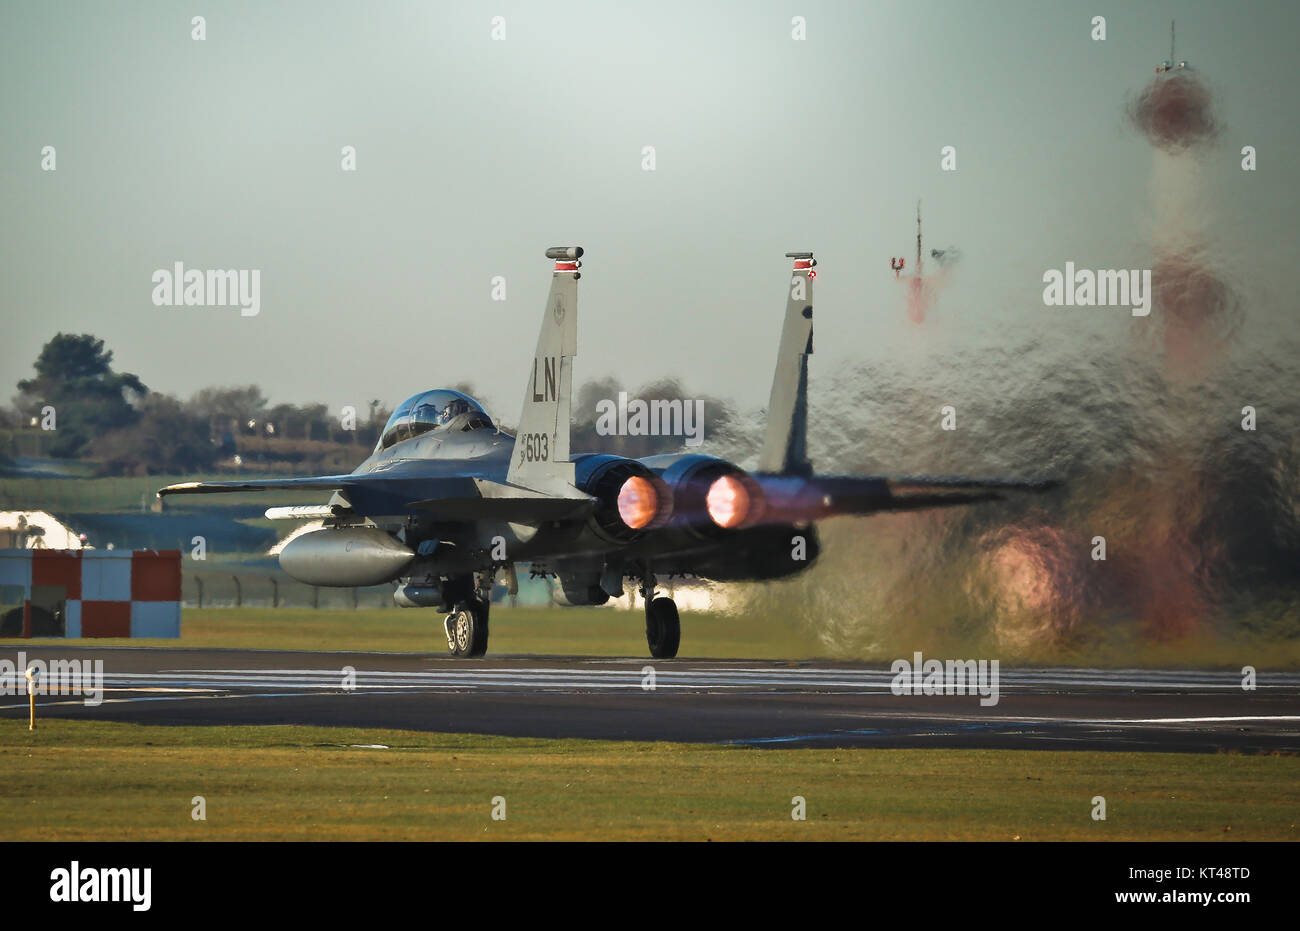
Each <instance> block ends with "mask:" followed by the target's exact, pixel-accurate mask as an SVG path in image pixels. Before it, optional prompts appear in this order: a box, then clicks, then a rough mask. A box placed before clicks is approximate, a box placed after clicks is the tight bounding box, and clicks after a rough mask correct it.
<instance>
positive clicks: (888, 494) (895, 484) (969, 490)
mask: <svg viewBox="0 0 1300 931" xmlns="http://www.w3.org/2000/svg"><path fill="white" fill-rule="evenodd" d="M753 479H754V480H755V481H756V482H757V483H758V485H759V487H760V488H761V489H762V490H763V496H764V498H765V500H766V502H767V511H768V517H769V519H773V520H817V519H820V518H824V517H834V516H836V515H840V514H872V513H875V512H878V511H916V510H922V509H925V508H937V507H953V506H957V505H965V504H975V503H978V502H980V501H997V500H999V499H1001V498H1004V497H1005V496H1006V493H1008V492H1011V493H1016V492H1020V493H1037V492H1044V491H1048V490H1050V489H1052V488H1056V487H1057V486H1059V485H1060V484H1061V483H1060V482H1059V481H1057V480H1055V479H1001V478H967V477H963V476H886V475H882V476H847V475H817V476H808V477H803V476H793V475H770V474H769V475H763V474H758V475H754V476H753Z"/></svg>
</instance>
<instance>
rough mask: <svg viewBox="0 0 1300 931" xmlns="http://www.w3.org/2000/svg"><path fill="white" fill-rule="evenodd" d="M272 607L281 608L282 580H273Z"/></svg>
mask: <svg viewBox="0 0 1300 931" xmlns="http://www.w3.org/2000/svg"><path fill="white" fill-rule="evenodd" d="M271 607H273V608H278V607H280V580H279V579H271Z"/></svg>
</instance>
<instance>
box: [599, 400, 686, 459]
mask: <svg viewBox="0 0 1300 931" xmlns="http://www.w3.org/2000/svg"><path fill="white" fill-rule="evenodd" d="M596 432H597V433H598V434H600V435H601V436H681V437H685V438H686V440H685V442H686V445H687V446H699V445H700V444H701V443H703V442H704V401H703V400H700V399H697V400H694V401H689V400H685V399H682V398H674V399H672V400H665V399H661V398H655V399H652V400H650V401H646V400H644V399H642V398H632V400H630V401H629V400H628V397H627V392H626V391H620V392H619V393H618V400H617V401H613V400H611V399H610V398H601V399H600V400H599V401H597V402H596Z"/></svg>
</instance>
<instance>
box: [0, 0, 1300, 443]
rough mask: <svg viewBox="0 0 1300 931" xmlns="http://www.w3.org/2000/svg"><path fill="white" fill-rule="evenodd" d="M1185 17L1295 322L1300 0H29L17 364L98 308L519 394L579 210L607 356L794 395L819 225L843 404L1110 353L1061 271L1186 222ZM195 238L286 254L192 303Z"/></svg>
mask: <svg viewBox="0 0 1300 931" xmlns="http://www.w3.org/2000/svg"><path fill="white" fill-rule="evenodd" d="M196 14H202V15H203V16H204V17H205V20H206V38H205V39H204V40H203V41H195V40H194V39H193V38H192V36H191V31H192V28H193V27H192V24H191V18H192V17H193V16H194V15H196ZM497 16H500V17H503V18H504V23H505V39H504V40H503V41H501V40H494V39H493V37H492V30H493V18H494V17H497ZM796 16H800V17H803V18H804V20H805V22H806V39H803V40H795V39H793V38H792V36H791V32H792V18H793V17H796ZM1095 16H1104V17H1105V19H1106V38H1105V40H1104V41H1096V40H1094V39H1093V38H1092V37H1091V34H1092V32H1093V25H1092V20H1093V17H1095ZM1171 18H1177V22H1178V57H1180V58H1184V57H1185V58H1188V59H1190V60H1191V62H1192V63H1193V66H1194V67H1195V68H1196V69H1197V72H1198V74H1200V75H1201V76H1202V77H1203V79H1204V80H1206V81H1207V82H1208V83H1209V85H1210V86H1211V87H1212V89H1213V91H1214V93H1215V95H1216V102H1217V106H1218V112H1219V113H1220V116H1221V118H1222V120H1223V122H1224V124H1225V129H1224V131H1223V133H1222V134H1221V137H1220V139H1219V141H1218V143H1217V144H1216V145H1215V146H1213V147H1211V148H1209V149H1208V150H1206V151H1205V152H1203V153H1201V154H1200V155H1199V161H1198V166H1199V167H1198V169H1197V170H1198V171H1199V172H1200V177H1201V179H1202V180H1203V182H1204V184H1203V187H1204V189H1205V191H1206V192H1207V193H1206V197H1207V198H1208V199H1209V200H1210V205H1209V207H1208V208H1207V210H1208V212H1209V215H1210V216H1211V217H1212V224H1211V236H1212V238H1213V242H1214V248H1215V249H1216V250H1217V254H1218V255H1219V256H1220V257H1221V260H1222V261H1223V264H1224V266H1225V267H1226V268H1227V269H1229V274H1231V275H1233V276H1235V278H1236V279H1237V280H1239V281H1240V282H1241V287H1243V288H1245V289H1247V290H1249V291H1250V292H1251V294H1252V296H1253V297H1254V298H1257V299H1255V300H1253V302H1252V305H1251V306H1252V315H1251V319H1250V322H1249V326H1248V328H1247V330H1248V331H1247V332H1246V333H1245V334H1243V335H1242V337H1241V338H1242V339H1243V340H1245V341H1247V342H1250V341H1252V340H1253V341H1255V342H1256V343H1258V344H1261V345H1263V344H1269V343H1276V342H1277V340H1278V338H1279V336H1281V338H1282V340H1283V341H1284V342H1285V341H1294V340H1296V337H1297V326H1296V323H1295V321H1296V319H1297V318H1296V313H1295V311H1296V297H1297V295H1296V284H1295V281H1296V279H1295V275H1294V267H1295V264H1296V258H1297V256H1296V252H1297V241H1296V232H1295V228H1296V216H1297V208H1298V207H1300V203H1298V201H1300V191H1298V189H1297V185H1296V183H1295V175H1294V168H1293V166H1294V165H1296V164H1297V154H1298V152H1300V121H1297V120H1296V118H1295V117H1296V107H1295V103H1294V101H1295V96H1296V87H1297V83H1298V82H1297V77H1298V75H1297V71H1298V70H1300V69H1298V66H1297V61H1296V52H1295V36H1296V34H1297V32H1298V31H1300V6H1297V5H1295V4H1282V3H1273V2H1264V3H1261V2H1243V3H1233V4H1223V3H1177V2H1149V3H1142V4H1132V3H1109V4H1108V3H1105V2H1097V0H1090V2H1086V3H1083V2H1059V3H1052V2H1016V3H1011V2H1001V0H995V2H989V3H978V4H976V3H968V2H958V0H945V2H932V3H916V2H898V3H863V2H808V0H783V2H734V3H732V2H718V3H708V4H698V3H687V2H682V3H656V4H650V5H641V4H610V3H586V2H570V3H564V4H556V3H541V2H527V3H524V2H493V3H486V4H485V3H477V2H457V3H454V4H453V3H400V2H385V0H377V2H367V3H319V2H305V3H273V4H263V3H217V2H207V3H203V4H201V5H200V4H192V3H190V4H176V3H162V2H160V3H131V4H104V3H98V2H89V3H68V2H33V3H27V2H18V0H6V2H4V3H3V5H0V89H2V90H0V94H2V95H3V96H2V98H0V99H2V100H3V113H4V118H3V120H0V204H3V215H4V218H5V222H4V223H3V225H0V281H2V282H3V288H2V289H0V383H3V386H4V387H3V390H4V391H7V392H8V393H9V394H12V393H14V390H15V389H14V388H13V385H14V384H15V383H16V382H17V381H18V380H19V379H22V378H26V377H29V376H30V375H31V364H32V361H33V360H34V359H35V357H36V355H37V353H38V352H39V351H40V348H41V346H42V345H43V344H44V343H45V342H46V341H47V340H48V339H49V338H50V337H51V336H53V335H54V334H55V333H56V332H58V331H64V332H78V333H80V332H89V333H93V334H95V335H96V336H98V337H100V338H102V339H104V340H105V341H106V344H107V346H108V348H109V349H111V350H112V351H113V352H114V355H115V365H116V367H117V368H118V369H119V370H124V371H130V372H134V373H136V374H138V375H139V376H140V377H141V378H142V379H143V380H144V382H145V383H146V384H148V385H149V386H150V387H151V388H153V389H155V390H159V391H163V392H167V393H173V394H177V395H180V396H181V397H188V396H189V395H191V394H192V393H194V392H196V391H198V390H199V389H201V388H204V387H208V386H213V385H239V384H249V383H255V384H258V385H260V386H261V387H262V389H263V390H264V392H265V393H266V395H267V396H268V397H269V398H270V399H271V400H272V402H285V401H287V402H292V403H306V402H310V401H324V402H326V403H328V404H330V405H331V407H333V408H336V409H337V408H338V407H340V406H341V405H344V404H354V405H356V406H357V408H358V409H360V410H364V409H365V405H366V404H367V402H368V401H369V400H370V399H372V398H377V399H380V400H382V401H384V402H385V403H386V404H388V405H390V406H391V405H394V404H396V403H397V402H398V401H399V400H401V399H402V398H404V397H406V396H408V395H411V394H414V393H416V392H417V391H420V390H423V389H426V388H433V387H439V386H444V385H452V384H456V383H460V382H470V383H472V384H473V385H474V386H475V387H476V388H477V390H478V392H479V393H480V394H481V396H482V398H483V399H484V400H485V401H486V402H487V403H488V405H489V409H490V410H492V411H493V412H494V413H497V416H499V417H500V418H502V419H504V420H506V421H507V422H512V421H513V420H514V419H515V418H516V417H517V411H518V405H519V403H520V400H521V396H522V393H523V389H524V383H525V379H526V377H527V375H528V372H529V366H530V360H531V358H532V353H533V347H534V344H535V341H536V334H537V328H538V325H539V322H540V317H541V313H542V308H543V303H544V299H545V295H546V290H547V288H548V287H549V283H550V263H549V262H548V261H547V260H546V259H545V258H544V257H543V253H544V251H545V249H546V248H547V247H549V246H552V245H573V244H578V245H582V246H583V247H584V248H585V249H586V251H587V254H586V257H585V258H584V269H583V278H582V282H581V284H580V294H579V313H580V315H581V316H580V327H579V355H578V359H577V362H576V374H575V381H576V383H579V384H580V383H582V382H584V381H588V380H592V379H596V378H600V377H603V376H606V375H613V376H615V377H616V378H618V379H620V380H621V381H622V383H623V384H625V385H627V386H629V387H636V386H640V385H643V384H646V383H648V382H650V381H652V380H655V379H657V378H660V377H662V376H665V375H676V376H679V377H680V378H681V379H682V381H683V383H684V384H685V385H686V386H688V387H689V389H690V390H692V391H695V392H699V393H702V394H708V395H715V396H721V397H726V398H731V399H734V400H735V401H736V402H737V403H738V404H739V405H740V406H741V407H742V408H747V409H751V408H758V407H761V406H762V405H764V404H765V403H766V400H767V393H768V390H769V386H770V379H771V370H772V365H773V362H774V357H775V352H776V344H777V338H778V335H779V331H780V326H781V316H782V313H783V311H784V288H785V284H786V282H787V281H788V270H789V266H788V260H787V259H785V258H784V257H783V253H785V252H787V251H793V250H813V251H815V253H816V255H817V258H818V261H819V269H818V270H819V273H820V277H819V278H818V279H817V282H816V287H817V333H816V355H815V357H814V362H813V367H812V379H813V401H812V403H813V405H814V406H815V405H816V403H817V401H816V390H817V387H816V386H817V381H818V377H819V375H821V376H823V377H824V376H825V375H826V374H827V373H830V372H832V371H835V370H836V368H837V366H841V367H842V366H844V365H852V364H868V365H872V366H877V367H885V368H889V367H892V368H894V369H895V370H897V371H898V373H899V377H900V378H906V376H907V371H908V367H909V365H910V364H912V363H913V362H915V361H916V360H918V359H926V360H929V362H930V363H931V364H932V363H933V360H934V358H935V356H936V355H939V356H942V355H943V354H945V353H957V352H959V351H966V350H971V349H978V348H979V347H986V346H989V345H991V344H998V343H1003V342H1008V341H1010V342H1012V343H1017V344H1019V343H1023V344H1024V345H1049V346H1060V347H1065V348H1066V349H1067V350H1070V349H1071V347H1073V349H1072V351H1076V352H1094V351H1103V352H1104V351H1109V350H1110V349H1111V348H1114V347H1115V346H1118V345H1121V344H1122V343H1123V341H1124V340H1126V339H1128V333H1129V330H1130V324H1131V321H1130V320H1129V319H1128V318H1127V316H1126V315H1125V314H1124V313H1123V312H1120V311H1115V310H1114V309H1107V310H1093V311H1088V312H1086V313H1085V312H1080V311H1077V310H1068V311H1067V310H1063V309H1061V308H1049V307H1045V306H1044V305H1043V301H1042V299H1041V292H1042V289H1043V284H1042V275H1043V273H1044V270H1046V269H1049V268H1062V267H1064V264H1065V262H1067V261H1073V262H1074V263H1076V265H1077V266H1080V267H1088V268H1135V267H1144V266H1145V267H1149V266H1150V264H1151V262H1152V252H1151V246H1150V242H1151V240H1152V235H1153V230H1152V228H1151V227H1152V225H1153V224H1158V223H1160V222H1166V221H1167V220H1165V219H1162V218H1161V214H1160V212H1159V211H1158V210H1155V209H1153V207H1152V199H1153V195H1152V189H1153V181H1152V176H1153V170H1154V168H1153V156H1152V152H1151V147H1150V146H1149V145H1148V144H1147V143H1146V142H1145V141H1144V140H1143V139H1142V138H1141V137H1139V136H1138V134H1137V133H1135V132H1134V131H1133V130H1132V129H1131V128H1129V127H1128V126H1127V125H1126V124H1125V120H1124V104H1125V101H1126V99H1127V98H1128V96H1129V95H1132V94H1133V93H1135V92H1136V91H1137V90H1138V89H1140V88H1141V87H1142V86H1143V85H1144V84H1145V83H1146V82H1147V81H1149V80H1151V77H1152V71H1153V67H1154V65H1155V64H1156V63H1157V62H1158V61H1159V60H1160V59H1163V58H1165V57H1166V56H1167V55H1168V43H1169V21H1170V19H1171ZM1244 145H1251V146H1254V147H1255V148H1256V150H1257V152H1258V170H1257V171H1254V172H1244V171H1242V170H1241V166H1240V162H1241V156H1240V149H1241V147H1242V146H1244ZM45 146H54V147H55V151H56V158H57V162H56V165H57V168H56V170H55V171H44V170H42V165H41V163H42V149H43V147H45ZM344 146H354V147H355V150H356V170H355V171H344V170H342V169H341V167H340V163H341V158H342V154H341V150H342V148H343V147H344ZM645 146H653V147H654V152H655V166H654V170H653V171H646V170H643V148H644V147H645ZM943 146H953V147H955V149H956V170H955V171H944V170H942V168H941V164H940V155H941V148H942V147H943ZM918 199H922V200H923V201H924V207H923V209H924V217H925V232H926V246H927V250H928V248H930V247H931V246H934V247H944V246H948V245H956V246H959V247H960V248H961V250H962V253H963V258H962V261H961V264H960V265H959V266H958V267H957V268H956V269H955V270H954V271H953V273H952V275H951V276H950V278H949V279H948V280H947V281H946V282H945V284H944V286H943V288H942V290H941V293H940V294H939V295H938V298H937V302H936V303H935V305H934V306H933V307H932V308H931V310H930V313H929V315H928V317H927V319H926V320H925V321H924V323H922V324H918V323H917V322H915V321H912V320H910V319H909V318H908V316H907V314H906V312H905V301H904V295H903V292H902V290H901V289H900V287H899V284H898V283H897V282H895V281H894V279H893V275H892V273H891V272H890V271H889V265H888V263H889V258H890V257H891V256H895V255H902V256H907V257H908V260H909V264H910V262H911V261H912V258H911V257H912V256H913V254H914V248H915V247H914V235H915V232H914V222H915V221H914V212H915V204H916V201H917V200H918ZM176 262H183V263H184V264H185V266H186V267H187V268H200V269H209V268H242V269H257V270H259V271H260V276H261V310H260V312H259V313H258V314H257V315H256V316H251V317H249V316H241V315H240V313H239V311H238V310H237V309H232V308H223V307H171V306H163V307H159V306H155V305H154V303H153V301H152V300H151V297H152V294H153V289H154V285H153V282H152V275H153V273H154V272H155V270H158V269H170V268H171V267H172V266H173V264H174V263H176ZM495 276H503V277H504V279H505V282H506V300H504V301H494V300H493V299H492V282H493V278H494V277H495ZM0 397H7V395H0ZM498 412H500V413H498Z"/></svg>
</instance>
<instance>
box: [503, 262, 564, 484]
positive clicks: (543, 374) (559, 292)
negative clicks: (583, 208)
mask: <svg viewBox="0 0 1300 931" xmlns="http://www.w3.org/2000/svg"><path fill="white" fill-rule="evenodd" d="M581 256H582V247H581V246H556V247H554V248H551V249H547V250H546V257H547V258H548V259H554V260H555V272H554V274H553V276H552V278H551V293H550V294H549V295H548V296H547V298H546V312H545V314H544V315H543V317H542V330H541V332H540V333H539V334H538V336H537V352H536V354H535V355H534V356H533V369H532V371H531V372H530V373H529V375H528V384H527V386H526V387H525V389H524V407H523V411H522V412H521V413H520V415H519V433H518V435H517V436H516V437H515V449H514V452H513V453H512V454H511V457H510V470H509V471H508V472H507V473H506V481H507V482H509V483H511V484H512V485H522V486H524V487H525V488H532V489H535V490H538V491H552V492H562V491H563V490H564V489H566V488H567V487H568V486H572V484H573V478H574V475H573V463H572V462H571V461H570V460H569V430H570V423H569V421H570V408H571V406H572V399H573V358H574V356H576V355H577V354H578V279H579V278H580V277H581V273H580V272H579V271H578V269H579V268H580V267H581V266H582V263H581V262H579V261H578V259H579V258H580V257H581Z"/></svg>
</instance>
